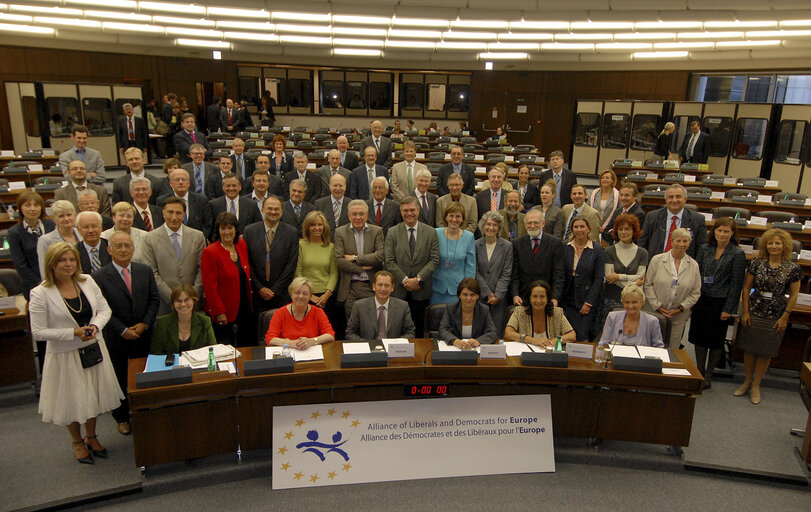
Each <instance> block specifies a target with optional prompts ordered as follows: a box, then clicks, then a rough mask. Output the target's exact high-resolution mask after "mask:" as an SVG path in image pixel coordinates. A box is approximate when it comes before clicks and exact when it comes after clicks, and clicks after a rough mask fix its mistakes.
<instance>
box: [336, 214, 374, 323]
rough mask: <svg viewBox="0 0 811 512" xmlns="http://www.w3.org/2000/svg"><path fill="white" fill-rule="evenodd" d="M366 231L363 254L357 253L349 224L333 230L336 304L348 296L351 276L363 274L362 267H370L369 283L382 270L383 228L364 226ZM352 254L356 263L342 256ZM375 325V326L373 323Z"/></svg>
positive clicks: (372, 225) (371, 225)
mask: <svg viewBox="0 0 811 512" xmlns="http://www.w3.org/2000/svg"><path fill="white" fill-rule="evenodd" d="M365 229H366V231H365V232H364V233H363V252H362V253H358V246H357V244H356V243H355V234H354V233H353V231H352V225H351V224H344V225H343V226H341V227H339V228H338V229H336V230H335V246H334V247H333V252H334V254H335V265H336V266H337V267H338V272H339V279H338V292H337V298H338V302H344V301H345V300H346V297H347V296H348V295H349V284H350V281H351V280H352V276H353V275H357V274H360V273H361V272H363V271H364V270H363V268H362V267H372V269H371V270H369V271H368V275H369V282H370V284H371V280H372V278H373V277H374V275H375V272H377V271H378V270H381V269H382V268H383V254H384V245H383V240H384V238H383V228H381V227H379V226H375V225H374V224H366V228H365ZM347 254H354V255H356V256H357V257H358V261H357V263H355V262H352V261H349V260H347V259H346V258H345V257H344V256H345V255H347ZM375 325H377V324H376V323H375Z"/></svg>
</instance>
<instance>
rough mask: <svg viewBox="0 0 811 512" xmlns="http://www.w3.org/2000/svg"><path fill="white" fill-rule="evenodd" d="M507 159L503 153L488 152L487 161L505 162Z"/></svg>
mask: <svg viewBox="0 0 811 512" xmlns="http://www.w3.org/2000/svg"><path fill="white" fill-rule="evenodd" d="M505 159H506V158H505V157H504V155H503V154H501V153H487V161H488V162H490V163H496V162H503V161H504V160H505Z"/></svg>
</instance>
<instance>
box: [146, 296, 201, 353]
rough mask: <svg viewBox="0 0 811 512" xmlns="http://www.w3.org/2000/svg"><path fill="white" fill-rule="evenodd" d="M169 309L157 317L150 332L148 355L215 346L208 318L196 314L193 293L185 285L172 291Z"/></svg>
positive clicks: (195, 300) (195, 301)
mask: <svg viewBox="0 0 811 512" xmlns="http://www.w3.org/2000/svg"><path fill="white" fill-rule="evenodd" d="M171 300H172V312H171V313H169V314H168V315H163V316H161V317H158V319H157V320H156V321H155V329H154V331H153V333H152V346H151V347H150V349H149V352H150V353H151V354H179V353H182V352H185V351H186V350H194V349H196V348H200V347H206V346H208V345H216V344H217V340H216V339H215V338H214V329H213V328H212V327H211V319H210V318H209V317H208V316H207V315H204V314H203V313H196V312H195V310H196V309H197V292H195V291H194V287H192V286H191V285H189V284H179V285H177V286H175V288H174V289H173V290H172V296H171Z"/></svg>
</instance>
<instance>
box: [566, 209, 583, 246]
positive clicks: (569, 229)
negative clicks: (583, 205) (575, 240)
mask: <svg viewBox="0 0 811 512" xmlns="http://www.w3.org/2000/svg"><path fill="white" fill-rule="evenodd" d="M578 215H580V213H579V212H578V211H577V210H572V215H571V217H569V225H567V226H566V234H565V235H563V241H564V242H566V241H567V240H568V239H569V237H570V236H571V235H572V225H573V224H574V219H575V217H577V216H578Z"/></svg>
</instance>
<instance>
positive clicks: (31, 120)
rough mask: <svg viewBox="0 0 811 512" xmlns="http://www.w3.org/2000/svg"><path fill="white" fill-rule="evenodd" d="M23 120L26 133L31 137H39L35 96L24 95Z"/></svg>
mask: <svg viewBox="0 0 811 512" xmlns="http://www.w3.org/2000/svg"><path fill="white" fill-rule="evenodd" d="M23 120H24V122H25V134H26V135H28V136H29V137H39V136H40V134H39V117H38V116H37V99H36V98H34V97H33V96H23Z"/></svg>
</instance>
